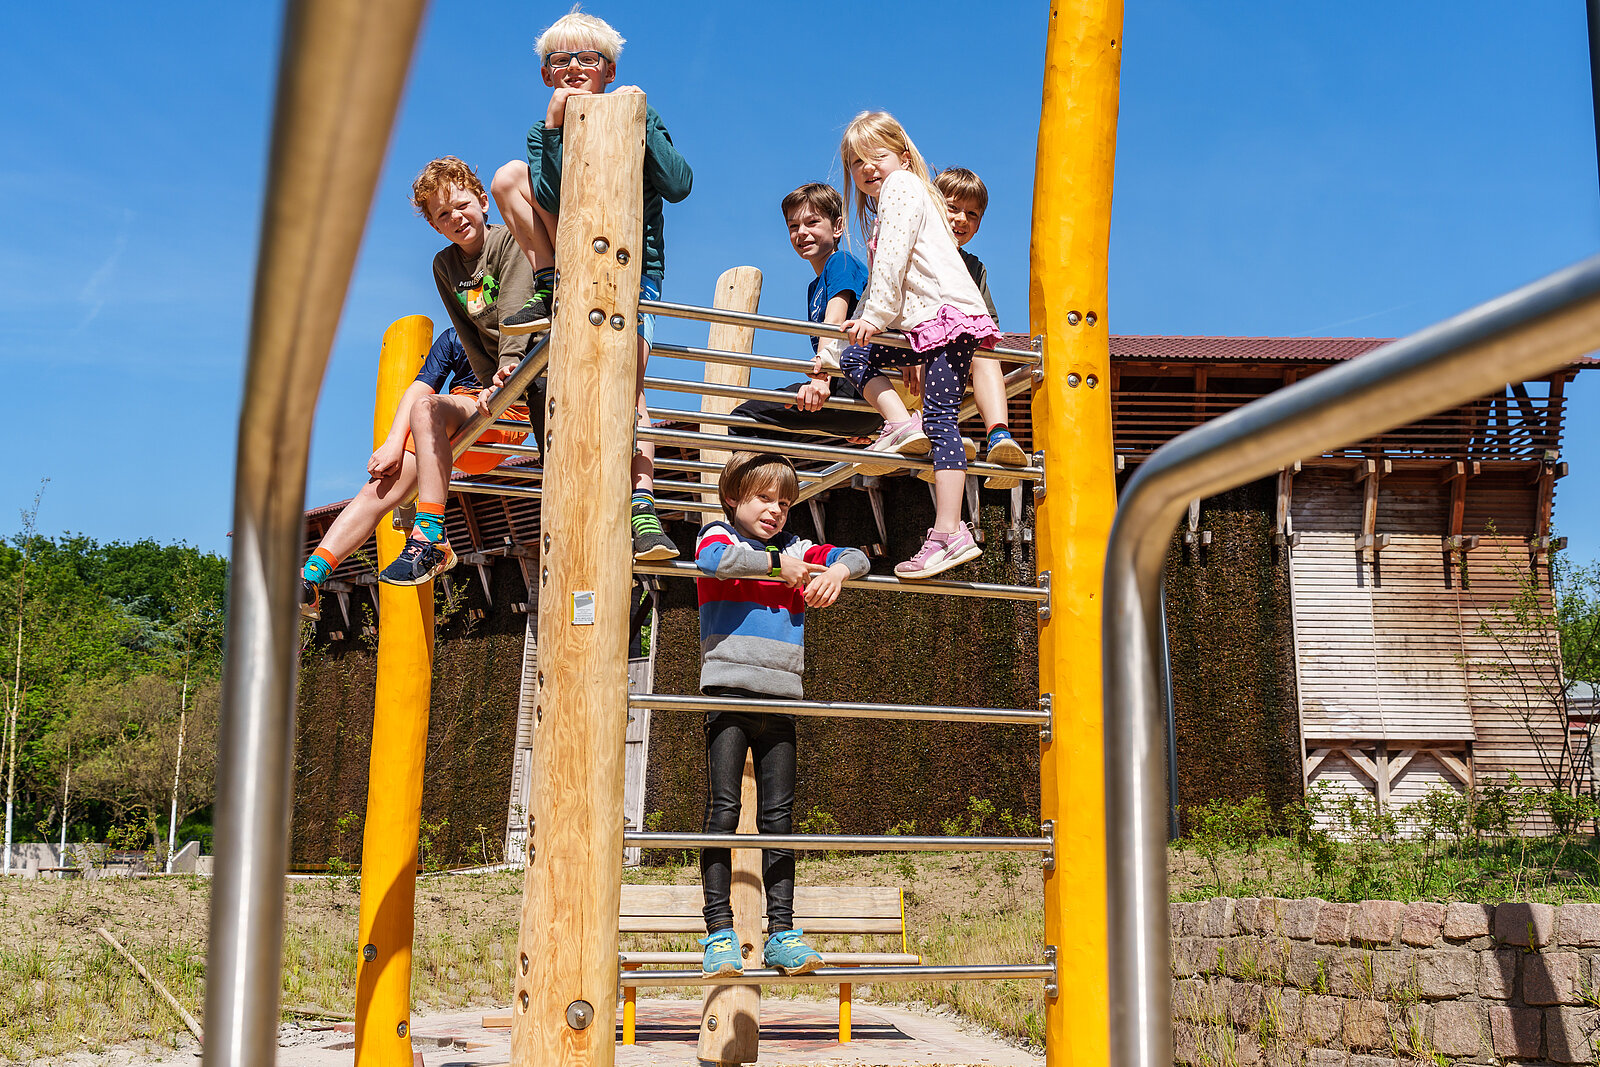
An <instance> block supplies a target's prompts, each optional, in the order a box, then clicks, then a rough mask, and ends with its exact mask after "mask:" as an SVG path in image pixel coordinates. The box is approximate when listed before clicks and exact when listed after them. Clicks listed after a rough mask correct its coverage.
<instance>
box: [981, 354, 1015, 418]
mask: <svg viewBox="0 0 1600 1067" xmlns="http://www.w3.org/2000/svg"><path fill="white" fill-rule="evenodd" d="M972 399H973V400H975V401H977V403H978V415H979V417H981V418H982V419H983V428H984V429H986V430H992V429H993V428H994V427H996V426H1004V425H1005V424H1006V422H1007V416H1008V415H1009V414H1010V412H1009V410H1008V405H1007V403H1006V376H1005V372H1004V370H1003V369H1002V368H1001V366H1000V361H999V360H998V359H987V358H985V357H983V356H977V357H974V358H973V360H972Z"/></svg>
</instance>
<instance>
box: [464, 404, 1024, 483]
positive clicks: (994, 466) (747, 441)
mask: <svg viewBox="0 0 1600 1067" xmlns="http://www.w3.org/2000/svg"><path fill="white" fill-rule="evenodd" d="M688 414H689V415H691V416H693V417H695V418H698V417H699V416H698V414H697V413H695V412H689V413H688ZM730 417H731V416H730ZM685 421H690V420H688V419H686V420H685ZM706 421H708V422H709V421H711V420H709V419H707V420H706ZM749 421H750V422H751V423H753V424H755V425H758V426H759V425H761V424H760V423H755V420H753V419H751V420H749ZM639 439H640V440H641V441H654V442H655V443H656V444H658V445H677V446H679V447H680V448H727V447H728V441H729V438H728V437H726V436H724V435H722V434H709V433H696V432H694V431H693V430H672V429H667V428H664V427H652V428H651V429H648V430H640V431H639ZM736 439H737V440H738V441H739V443H740V445H739V447H741V448H748V449H751V450H752V451H757V452H776V453H777V454H778V455H780V456H789V457H791V458H795V459H823V460H835V461H838V462H840V463H865V464H867V465H868V466H881V465H883V464H885V463H887V462H891V461H890V460H889V459H888V458H887V457H884V456H880V455H877V454H875V453H871V452H868V451H866V450H865V449H861V448H846V447H844V446H842V445H808V444H802V443H800V442H799V441H774V440H771V439H769V438H764V437H742V436H741V437H738V438H736ZM485 447H486V448H487V447H488V446H485ZM892 462H893V463H894V464H895V465H896V466H897V467H900V468H905V469H908V470H932V469H933V461H932V460H930V459H924V458H923V457H921V456H896V457H894V459H893V460H892ZM967 473H968V474H983V475H990V474H999V475H1004V476H1005V477H1008V478H1021V479H1022V480H1023V481H1037V480H1038V479H1039V478H1040V477H1042V476H1043V474H1044V472H1043V471H1041V470H1040V469H1039V468H1038V467H1003V466H1001V465H1000V464H998V463H968V464H967Z"/></svg>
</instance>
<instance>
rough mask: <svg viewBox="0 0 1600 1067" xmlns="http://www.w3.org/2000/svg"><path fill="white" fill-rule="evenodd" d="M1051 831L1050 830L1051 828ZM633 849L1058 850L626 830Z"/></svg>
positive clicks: (1032, 842)
mask: <svg viewBox="0 0 1600 1067" xmlns="http://www.w3.org/2000/svg"><path fill="white" fill-rule="evenodd" d="M1047 829H1048V827H1047ZM622 840H623V841H624V843H626V844H628V845H629V846H631V847H633V848H651V849H661V848H759V849H763V850H765V849H769V848H781V849H791V850H793V851H795V852H1043V853H1046V854H1049V853H1050V852H1051V851H1052V850H1053V849H1054V848H1055V840H1054V838H1052V837H1050V836H1045V837H933V836H923V837H918V836H912V835H910V834H706V833H690V832H684V833H675V832H672V831H666V830H626V831H624V832H623V834H622Z"/></svg>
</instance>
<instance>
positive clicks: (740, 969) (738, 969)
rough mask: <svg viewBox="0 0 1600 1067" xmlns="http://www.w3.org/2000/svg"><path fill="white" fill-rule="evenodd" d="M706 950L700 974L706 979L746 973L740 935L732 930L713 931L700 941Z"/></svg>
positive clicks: (701, 962)
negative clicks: (740, 946) (740, 951)
mask: <svg viewBox="0 0 1600 1067" xmlns="http://www.w3.org/2000/svg"><path fill="white" fill-rule="evenodd" d="M700 944H702V945H704V946H705V948H706V954H705V958H704V959H703V960H701V961H700V973H701V974H702V975H703V976H705V977H706V978H715V977H717V976H718V975H723V974H727V975H733V974H743V973H744V957H743V956H742V955H741V954H740V953H739V935H738V934H736V933H734V932H733V930H732V929H728V930H713V931H712V932H711V933H709V934H707V935H706V936H705V937H702V938H701V939H700Z"/></svg>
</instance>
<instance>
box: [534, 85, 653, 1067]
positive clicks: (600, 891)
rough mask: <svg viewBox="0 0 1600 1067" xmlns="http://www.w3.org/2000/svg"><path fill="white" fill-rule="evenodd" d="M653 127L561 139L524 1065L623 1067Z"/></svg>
mask: <svg viewBox="0 0 1600 1067" xmlns="http://www.w3.org/2000/svg"><path fill="white" fill-rule="evenodd" d="M644 115H645V98H644V96H643V95H642V94H634V93H629V94H626V95H624V94H617V93H606V94H604V95H597V96H583V97H578V96H575V97H572V98H571V99H569V100H568V102H567V114H566V120H565V124H564V128H565V133H564V135H563V138H564V140H565V156H566V158H565V161H564V164H563V166H562V178H561V184H562V189H561V222H560V226H559V228H558V232H557V234H556V262H557V263H559V264H560V266H561V300H560V309H559V310H558V311H557V312H556V316H555V321H554V323H553V330H554V335H553V337H552V338H551V345H550V347H551V355H550V371H549V375H550V388H549V408H548V409H547V412H548V414H547V419H546V423H545V426H546V440H545V441H544V442H542V444H543V445H544V446H545V468H544V501H543V504H544V506H543V507H542V508H541V509H540V512H541V522H542V525H543V537H542V538H541V545H542V546H543V553H542V557H541V559H540V561H539V604H540V611H539V652H540V660H541V663H542V664H543V666H542V667H541V671H540V673H541V674H542V675H543V677H542V679H541V680H540V686H539V704H538V706H537V707H536V708H535V710H534V732H535V735H536V740H535V742H534V746H533V753H534V755H533V791H532V792H533V802H532V808H533V812H532V815H533V820H532V825H531V826H530V829H529V835H528V839H529V860H528V867H527V873H526V876H525V879H524V883H523V898H522V929H521V933H520V936H519V939H518V950H517V957H516V959H515V960H514V961H513V966H512V982H513V993H512V1003H511V1015H512V1029H511V1062H512V1063H514V1064H516V1065H517V1067H611V1065H612V1064H613V1062H614V1057H615V1030H614V1027H615V1019H616V1011H617V975H618V964H617V925H618V924H617V911H618V908H619V907H620V905H621V888H620V887H621V879H622V770H623V737H624V735H625V732H626V729H627V716H628V697H627V694H628V606H629V605H628V590H629V587H630V585H631V581H632V571H633V554H632V551H631V545H632V538H631V536H630V534H629V529H628V497H629V495H630V490H631V486H630V484H629V479H628V464H629V461H630V458H631V452H632V449H631V448H630V447H629V446H630V442H631V441H632V440H633V432H634V395H635V394H634V373H635V369H634V367H635V345H636V341H635V334H634V322H635V319H636V316H637V314H638V306H639V305H638V300H639V267H640V264H641V263H642V262H643V259H644V248H643V246H642V223H641V218H642V198H643V190H644V172H643V166H644Z"/></svg>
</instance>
